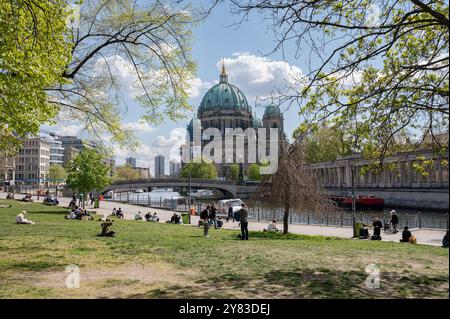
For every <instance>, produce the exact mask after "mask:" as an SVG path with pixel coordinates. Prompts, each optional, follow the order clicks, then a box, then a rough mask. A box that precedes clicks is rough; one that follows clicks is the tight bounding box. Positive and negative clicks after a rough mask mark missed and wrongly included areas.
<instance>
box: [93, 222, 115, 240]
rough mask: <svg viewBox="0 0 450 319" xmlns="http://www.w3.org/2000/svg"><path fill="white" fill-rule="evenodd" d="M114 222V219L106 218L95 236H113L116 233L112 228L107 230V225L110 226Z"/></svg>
mask: <svg viewBox="0 0 450 319" xmlns="http://www.w3.org/2000/svg"><path fill="white" fill-rule="evenodd" d="M113 223H114V221H110V220H107V221H105V222H104V223H102V224H101V225H100V226H101V227H102V232H101V233H100V234H98V235H97V236H100V237H114V236H115V235H116V233H115V232H114V231H112V230H108V227H109V226H111V225H112V224H113Z"/></svg>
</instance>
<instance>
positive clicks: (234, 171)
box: [228, 163, 240, 181]
mask: <svg viewBox="0 0 450 319" xmlns="http://www.w3.org/2000/svg"><path fill="white" fill-rule="evenodd" d="M239 171H240V168H239V165H238V164H236V163H234V164H231V165H230V168H229V173H228V178H229V179H230V180H232V181H237V180H239Z"/></svg>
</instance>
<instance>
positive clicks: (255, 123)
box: [252, 116, 262, 128]
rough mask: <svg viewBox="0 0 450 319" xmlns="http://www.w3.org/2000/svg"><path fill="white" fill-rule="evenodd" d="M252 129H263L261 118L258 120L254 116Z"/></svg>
mask: <svg viewBox="0 0 450 319" xmlns="http://www.w3.org/2000/svg"><path fill="white" fill-rule="evenodd" d="M252 127H253V128H260V127H262V122H261V120H260V119H259V118H257V117H256V116H253V120H252Z"/></svg>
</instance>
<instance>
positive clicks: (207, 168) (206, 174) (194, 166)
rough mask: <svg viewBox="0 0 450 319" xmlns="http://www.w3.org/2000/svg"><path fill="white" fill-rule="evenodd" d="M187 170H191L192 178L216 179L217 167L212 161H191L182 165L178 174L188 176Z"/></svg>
mask: <svg viewBox="0 0 450 319" xmlns="http://www.w3.org/2000/svg"><path fill="white" fill-rule="evenodd" d="M189 172H191V177H192V178H208V179H217V176H218V174H217V168H216V165H214V163H206V162H204V161H202V162H199V163H196V162H195V161H194V162H191V163H187V164H185V165H184V166H183V168H182V170H181V173H180V176H181V177H189Z"/></svg>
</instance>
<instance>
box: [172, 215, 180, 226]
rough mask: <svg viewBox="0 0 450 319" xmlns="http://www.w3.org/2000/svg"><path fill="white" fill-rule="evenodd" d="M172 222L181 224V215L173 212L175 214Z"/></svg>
mask: <svg viewBox="0 0 450 319" xmlns="http://www.w3.org/2000/svg"><path fill="white" fill-rule="evenodd" d="M170 222H171V223H172V224H181V222H180V216H178V214H177V213H173V216H172V217H171V218H170Z"/></svg>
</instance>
